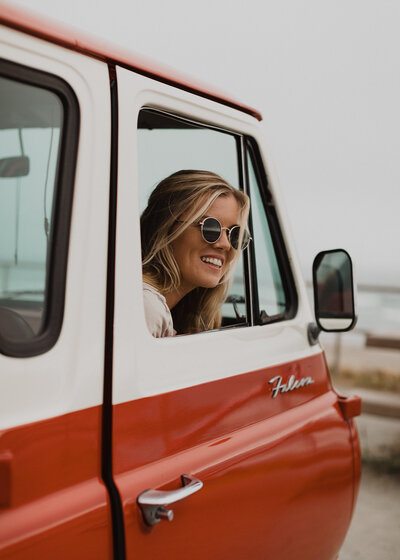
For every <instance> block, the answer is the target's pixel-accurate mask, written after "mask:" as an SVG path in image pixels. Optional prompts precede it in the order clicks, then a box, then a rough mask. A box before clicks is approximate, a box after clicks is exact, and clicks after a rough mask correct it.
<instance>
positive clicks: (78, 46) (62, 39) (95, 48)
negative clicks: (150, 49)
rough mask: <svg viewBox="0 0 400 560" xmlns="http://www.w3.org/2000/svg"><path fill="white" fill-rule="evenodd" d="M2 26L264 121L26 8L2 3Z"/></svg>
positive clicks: (154, 65)
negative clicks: (115, 65) (128, 70)
mask: <svg viewBox="0 0 400 560" xmlns="http://www.w3.org/2000/svg"><path fill="white" fill-rule="evenodd" d="M0 23H2V24H3V25H5V26H7V27H11V28H13V29H16V30H18V31H24V32H25V33H29V34H30V35H33V36H35V37H39V38H40V39H43V40H46V41H49V42H52V43H55V44H58V45H61V46H63V47H66V48H68V49H71V50H74V51H76V52H80V53H82V54H85V55H87V56H91V57H93V58H97V59H99V60H102V61H104V62H107V63H112V64H117V65H119V66H123V67H125V68H128V69H130V70H134V71H135V72H137V73H139V74H142V75H145V76H147V77H150V78H153V79H155V80H158V81H160V82H163V83H166V84H169V85H172V86H175V87H177V88H179V89H183V90H185V91H188V92H190V93H195V94H197V95H200V96H202V97H205V98H207V99H210V100H212V101H216V102H218V103H222V104H223V105H227V106H229V107H232V108H234V109H238V110H239V111H242V112H244V113H247V114H249V115H251V116H252V117H254V118H256V119H257V120H259V121H261V120H262V115H261V113H260V112H259V111H257V110H256V109H253V108H252V107H249V106H247V105H245V104H243V103H241V102H240V101H236V100H234V99H232V98H231V97H229V95H227V94H225V93H223V92H220V91H218V90H215V89H213V88H211V87H210V86H208V85H207V84H203V83H201V82H199V81H197V80H194V79H192V78H190V77H189V76H186V75H184V74H183V73H180V72H178V71H176V70H173V69H171V68H168V67H167V66H165V65H162V64H159V63H157V62H155V61H152V60H151V59H148V58H147V57H145V56H142V55H138V54H134V53H132V52H130V51H129V50H124V49H123V48H122V47H117V46H115V45H112V44H109V43H106V42H102V41H101V40H100V39H98V38H94V37H91V36H90V35H89V34H84V33H83V32H81V31H78V30H76V29H74V28H71V27H68V26H64V25H63V24H61V23H58V22H54V21H52V20H51V19H49V18H46V17H44V16H42V15H39V14H36V13H33V12H30V11H29V10H26V9H25V8H17V7H15V6H11V5H9V4H8V3H6V2H2V1H0Z"/></svg>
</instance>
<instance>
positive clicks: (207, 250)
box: [171, 195, 239, 296]
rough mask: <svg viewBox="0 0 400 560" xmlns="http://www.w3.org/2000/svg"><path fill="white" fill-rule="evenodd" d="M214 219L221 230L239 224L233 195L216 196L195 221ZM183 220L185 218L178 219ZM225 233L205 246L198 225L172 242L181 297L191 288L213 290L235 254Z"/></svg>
mask: <svg viewBox="0 0 400 560" xmlns="http://www.w3.org/2000/svg"><path fill="white" fill-rule="evenodd" d="M206 217H212V218H217V220H219V222H220V223H221V225H222V227H228V228H231V227H232V226H235V225H239V204H238V202H237V200H236V199H235V198H234V196H233V195H227V196H225V195H220V196H219V197H218V198H216V199H215V201H214V202H213V203H212V204H211V205H210V206H209V208H208V210H207V211H206V213H205V214H204V216H202V217H201V218H200V219H199V222H201V221H202V220H203V219H204V218H206ZM182 220H185V216H183V217H182ZM227 233H228V232H227V231H226V230H223V231H222V234H221V237H220V238H219V240H218V241H216V242H215V243H207V241H204V239H203V236H202V235H201V230H200V226H198V225H195V224H193V225H190V226H189V227H188V228H187V229H186V230H185V231H184V232H183V233H182V234H181V235H180V236H179V237H178V238H177V239H175V240H174V241H173V242H172V244H171V245H172V250H173V253H174V257H175V260H176V262H177V263H178V266H179V270H180V273H181V285H180V286H179V292H180V294H181V296H183V295H186V294H187V293H189V292H190V291H191V290H193V289H194V288H198V287H202V288H214V287H215V286H217V284H218V283H219V281H220V280H221V277H222V276H223V274H224V273H225V272H226V269H227V267H228V265H229V263H230V262H231V260H232V259H233V257H234V255H235V250H234V249H232V247H231V245H230V243H229V240H228V237H227Z"/></svg>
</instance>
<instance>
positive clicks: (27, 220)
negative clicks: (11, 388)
mask: <svg viewBox="0 0 400 560" xmlns="http://www.w3.org/2000/svg"><path fill="white" fill-rule="evenodd" d="M0 69H2V70H3V72H2V75H0V346H1V348H0V349H1V350H2V351H4V352H5V353H9V354H11V355H14V354H15V355H21V354H20V350H21V348H24V349H23V350H21V352H22V355H33V354H36V353H39V352H41V351H43V350H44V348H45V346H46V344H45V342H46V341H45V340H44V339H45V338H46V336H43V335H44V333H45V331H46V329H47V328H48V327H49V324H50V322H52V321H53V322H54V316H55V315H57V321H58V323H60V321H61V315H62V305H63V275H64V273H65V266H66V264H65V260H66V254H65V252H63V250H62V249H63V246H64V247H65V246H66V243H67V242H68V236H67V233H68V227H67V226H68V223H69V203H70V202H71V196H67V197H65V198H64V203H65V204H64V205H63V214H64V215H63V216H61V215H60V219H59V220H58V222H59V223H58V224H56V223H55V222H56V221H57V220H56V216H57V212H56V210H57V205H56V199H57V194H58V189H59V179H60V161H61V157H60V155H61V152H62V150H61V148H62V144H63V137H65V136H66V134H65V132H66V130H65V129H66V126H65V122H66V110H65V107H68V103H67V99H66V98H65V97H64V96H62V95H60V94H59V93H58V92H57V89H61V90H66V91H67V90H68V87H67V86H66V84H65V85H64V83H62V84H61V83H60V82H61V80H59V79H58V78H55V77H54V78H52V77H50V76H48V75H45V74H41V73H39V72H36V71H32V70H30V69H24V68H22V67H19V66H17V65H11V64H9V63H4V62H3V63H2V65H1V67H0ZM4 70H5V71H4ZM46 83H49V85H50V84H51V87H49V88H47V87H46ZM54 90H55V91H54ZM68 96H69V97H72V96H71V94H70V93H68V94H67V97H68ZM70 127H71V118H69V126H68V128H70ZM68 144H69V142H64V147H65V148H66V149H67V150H68V151H69V152H70V148H69V147H68V146H67V145H68ZM70 163H71V164H74V161H73V160H72V159H71V160H70ZM73 173H74V167H72V168H69V169H68V171H67V172H66V173H64V174H65V175H66V176H69V177H71V176H72V177H73ZM71 183H72V182H71V181H70V189H71V193H72V184H71ZM59 204H61V200H59ZM60 227H61V228H62V229H63V231H62V232H61V233H60V232H58V228H60ZM56 238H57V240H58V242H57V245H55V240H56ZM55 249H56V250H55ZM53 252H54V259H53V257H52V254H53ZM56 261H57V262H60V263H62V264H60V265H59V266H56V265H55V262H56ZM55 266H56V268H57V271H56V270H54V267H55ZM57 274H58V275H59V278H58V280H57V282H56V284H57V287H56V289H55V290H54V289H52V287H51V282H52V279H53V280H54V276H55V275H57ZM54 282H55V280H54ZM57 290H58V293H57ZM60 290H61V292H62V293H60ZM50 296H51V297H52V298H53V299H52V301H50V300H51V297H50ZM56 299H57V302H56V303H55V301H54V300H56ZM50 304H51V305H50ZM47 330H48V329H47ZM53 330H54V329H53ZM50 338H53V339H54V338H55V333H54V332H53V334H52V335H51V337H50ZM35 341H36V342H37V341H39V344H38V345H37V346H36V348H35V347H34V345H35ZM32 344H33V346H32Z"/></svg>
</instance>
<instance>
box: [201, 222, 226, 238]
mask: <svg viewBox="0 0 400 560" xmlns="http://www.w3.org/2000/svg"><path fill="white" fill-rule="evenodd" d="M201 232H202V234H203V238H204V240H205V241H207V243H215V242H216V241H218V239H219V238H220V237H221V224H220V223H219V221H218V220H217V219H216V218H206V219H205V220H204V222H203V226H202V229H201Z"/></svg>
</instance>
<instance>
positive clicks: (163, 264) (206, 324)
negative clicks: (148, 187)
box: [140, 170, 249, 334]
mask: <svg viewBox="0 0 400 560" xmlns="http://www.w3.org/2000/svg"><path fill="white" fill-rule="evenodd" d="M229 195H231V196H234V198H235V199H236V201H237V202H238V204H239V225H240V226H245V224H246V221H247V216H248V210H249V199H248V196H247V195H246V194H245V193H244V192H242V191H240V190H238V189H235V188H234V187H232V186H231V185H230V184H229V183H227V182H226V181H225V180H224V179H222V177H220V176H219V175H216V174H215V173H212V172H211V171H195V170H182V171H177V172H176V173H173V174H172V175H170V176H169V177H167V178H166V179H163V180H162V181H161V182H160V183H159V184H158V185H157V187H156V188H155V189H154V191H153V192H152V193H151V195H150V198H149V201H148V205H147V208H146V209H145V211H144V212H143V214H142V216H141V220H140V225H141V237H142V266H143V280H144V281H145V282H146V283H148V284H150V285H152V286H153V287H154V288H156V289H157V290H158V291H159V292H160V293H162V294H164V295H166V294H168V293H169V292H171V291H173V290H175V289H178V288H179V285H180V281H181V275H180V270H179V267H178V264H177V262H176V260H175V258H174V255H173V251H172V247H171V243H172V242H173V241H174V240H175V239H177V238H178V237H179V236H180V235H181V234H182V233H183V232H184V231H185V230H186V229H187V228H188V227H190V225H191V224H193V223H194V222H196V221H198V220H199V219H200V218H201V217H202V216H203V215H204V214H205V212H206V210H207V208H208V207H209V206H210V205H211V204H212V203H213V202H214V201H215V200H216V199H217V198H218V197H219V196H229ZM183 216H184V221H182V222H181V221H180V220H181V219H182V217H183ZM242 231H243V229H242ZM239 241H241V240H239ZM239 246H240V245H239ZM239 255H240V251H236V254H235V257H234V259H233V260H232V261H231V263H230V265H229V267H228V269H227V270H226V272H225V273H224V274H223V276H222V278H221V280H220V282H219V284H218V285H217V286H216V287H215V288H201V287H199V288H196V289H194V290H192V291H191V292H189V293H188V294H187V295H186V296H185V297H183V298H182V299H181V300H180V301H179V302H178V303H177V305H176V306H175V307H173V309H172V310H171V313H172V317H173V321H174V328H175V329H176V331H177V332H178V334H183V333H195V332H201V331H204V330H210V329H215V328H218V327H219V326H220V325H221V306H222V304H223V303H224V301H225V299H226V297H227V295H228V293H229V289H230V283H231V280H232V275H233V271H234V269H235V266H236V264H237V261H238V259H239Z"/></svg>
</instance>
